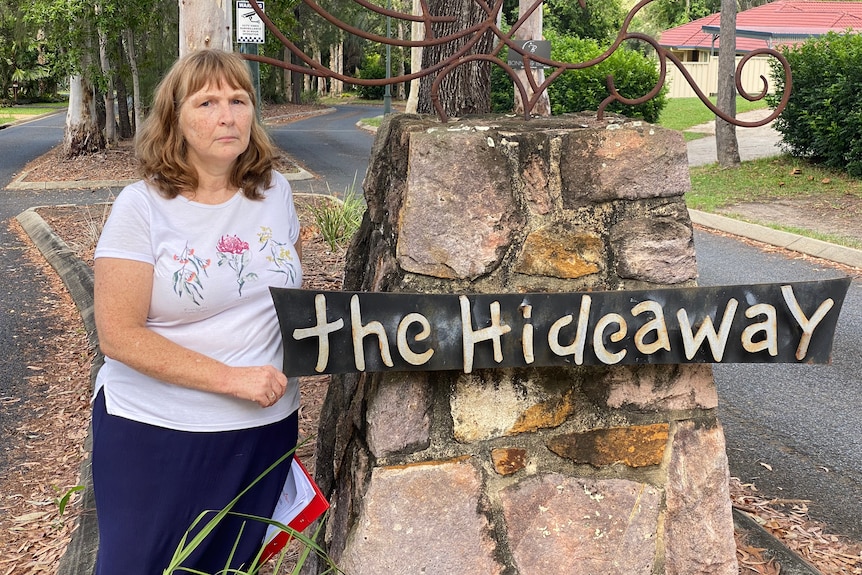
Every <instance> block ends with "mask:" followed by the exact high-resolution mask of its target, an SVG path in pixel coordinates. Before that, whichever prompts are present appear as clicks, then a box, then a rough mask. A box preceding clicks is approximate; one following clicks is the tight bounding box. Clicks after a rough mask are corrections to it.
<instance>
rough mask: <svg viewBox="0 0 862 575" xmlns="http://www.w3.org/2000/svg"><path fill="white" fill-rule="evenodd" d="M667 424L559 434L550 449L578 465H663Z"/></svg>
mask: <svg viewBox="0 0 862 575" xmlns="http://www.w3.org/2000/svg"><path fill="white" fill-rule="evenodd" d="M669 427H670V426H669V425H668V424H667V423H656V424H653V425H633V426H631V427H613V428H610V429H596V430H592V431H587V432H584V433H567V434H564V435H557V436H556V437H552V438H551V439H550V440H549V441H548V449H550V450H551V451H553V452H554V453H556V454H557V455H559V456H560V457H564V458H566V459H571V460H572V461H574V462H575V463H589V464H590V465H592V466H594V467H604V466H607V465H614V464H617V463H622V464H623V465H628V466H629V467H647V466H650V465H661V462H662V459H663V458H664V453H665V449H666V447H667V439H668V429H669Z"/></svg>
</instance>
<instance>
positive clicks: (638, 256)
mask: <svg viewBox="0 0 862 575" xmlns="http://www.w3.org/2000/svg"><path fill="white" fill-rule="evenodd" d="M611 248H612V250H613V252H614V254H615V255H616V261H617V266H616V272H617V275H618V276H619V277H621V278H626V279H635V280H641V281H645V282H652V283H657V284H666V285H674V284H680V283H683V282H685V281H688V280H691V279H694V278H695V277H697V264H696V262H695V256H694V238H693V236H692V232H691V228H690V227H689V226H687V225H685V224H682V223H680V222H678V221H675V220H672V219H669V218H652V219H647V218H642V219H637V220H631V221H624V222H620V223H618V224H616V225H614V226H613V227H612V228H611Z"/></svg>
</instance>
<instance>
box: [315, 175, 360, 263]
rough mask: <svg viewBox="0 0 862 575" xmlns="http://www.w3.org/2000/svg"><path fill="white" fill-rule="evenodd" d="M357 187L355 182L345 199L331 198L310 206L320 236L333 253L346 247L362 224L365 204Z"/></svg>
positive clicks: (348, 189)
mask: <svg viewBox="0 0 862 575" xmlns="http://www.w3.org/2000/svg"><path fill="white" fill-rule="evenodd" d="M355 186H356V184H355V182H354V184H353V185H351V186H350V187H348V188H347V190H345V192H344V198H343V199H338V198H336V197H334V196H329V197H327V198H326V200H325V201H323V202H320V203H317V202H314V203H309V204H308V209H309V210H310V211H311V214H312V216H313V217H314V223H315V225H317V228H318V229H319V230H320V235H322V236H323V239H324V241H325V242H326V244H327V245H328V246H329V249H330V250H331V251H333V252H335V251H337V250H338V249H339V248H341V247H343V246H344V245H346V244H347V243H348V242H349V241H350V239H351V238H352V237H353V234H354V233H356V230H358V229H359V225H360V224H361V223H362V216H363V215H364V214H365V202H364V200H363V199H362V197H361V196H360V195H358V194H357V193H356V191H355Z"/></svg>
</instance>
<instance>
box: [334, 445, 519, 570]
mask: <svg viewBox="0 0 862 575" xmlns="http://www.w3.org/2000/svg"><path fill="white" fill-rule="evenodd" d="M481 486H482V483H481V478H480V475H479V472H478V471H477V470H476V468H475V467H474V466H473V465H472V463H471V462H470V461H469V460H461V461H449V462H431V463H423V464H416V465H409V466H403V467H379V468H376V469H374V471H373V472H372V474H371V483H370V485H369V487H368V491H367V493H366V494H365V497H364V498H363V501H362V505H361V509H360V511H359V517H358V518H357V521H356V524H355V527H354V529H353V531H352V532H351V533H350V536H349V538H348V542H347V546H346V548H345V550H344V553H343V554H342V556H341V560H340V562H339V567H341V568H342V569H343V571H344V573H345V574H346V575H381V574H382V573H429V574H430V573H437V574H440V575H460V574H462V573H482V574H488V575H494V574H496V573H502V571H503V568H502V566H501V565H500V564H499V563H498V562H497V561H496V560H495V558H494V551H495V547H496V544H495V542H494V540H493V539H492V538H491V529H490V526H489V523H488V520H487V518H486V517H485V516H484V515H483V514H482V513H480V512H479V506H480V505H479V499H480V494H481Z"/></svg>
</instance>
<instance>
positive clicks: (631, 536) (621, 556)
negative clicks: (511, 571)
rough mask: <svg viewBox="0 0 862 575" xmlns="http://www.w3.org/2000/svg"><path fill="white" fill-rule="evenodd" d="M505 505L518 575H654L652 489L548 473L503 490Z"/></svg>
mask: <svg viewBox="0 0 862 575" xmlns="http://www.w3.org/2000/svg"><path fill="white" fill-rule="evenodd" d="M501 501H502V508H503V516H504V518H505V520H506V525H508V526H509V546H510V549H511V551H512V556H513V557H514V560H515V563H516V566H517V568H518V572H519V573H520V574H521V575H548V574H549V573H567V574H572V575H596V574H599V573H600V574H602V575H617V574H618V575H650V574H651V573H652V572H653V564H654V562H655V556H656V536H655V534H656V531H657V523H658V516H659V505H660V504H661V493H660V492H659V491H658V490H657V489H655V488H654V487H651V486H649V485H646V484H643V483H637V482H634V481H628V480H622V479H605V480H590V479H579V478H574V477H568V476H564V475H561V474H558V473H550V474H547V475H543V476H536V477H531V478H529V479H526V480H524V481H521V482H520V483H518V484H517V485H515V486H512V487H508V488H506V489H504V490H503V491H502V492H501ZM467 572H468V571H464V573H467Z"/></svg>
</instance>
